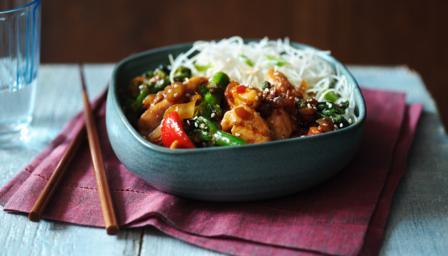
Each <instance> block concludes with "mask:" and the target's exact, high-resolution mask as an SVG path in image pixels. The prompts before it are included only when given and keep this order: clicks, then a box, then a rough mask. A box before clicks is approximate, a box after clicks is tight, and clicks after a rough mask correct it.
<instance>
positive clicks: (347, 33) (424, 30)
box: [42, 0, 448, 124]
mask: <svg viewBox="0 0 448 256" xmlns="http://www.w3.org/2000/svg"><path fill="white" fill-rule="evenodd" d="M42 8H43V15H42V23H43V24H42V61H43V62H79V61H82V62H116V61H118V60H119V59H121V58H123V57H125V56H127V55H129V54H131V53H134V52H137V51H142V50H146V49H149V48H153V47H158V46H163V45H166V44H173V43H179V42H187V41H195V40H198V39H216V38H221V37H228V36H232V35H241V36H243V37H264V36H268V37H270V38H278V37H289V38H290V39H291V40H294V41H299V42H303V43H307V44H311V45H314V46H316V47H318V48H321V49H326V50H327V49H329V50H331V51H332V53H333V55H335V56H336V57H337V58H339V59H340V60H341V61H343V62H345V63H349V64H367V65H403V64H404V65H407V66H409V67H410V68H411V69H415V70H416V71H417V72H419V73H420V74H421V75H422V76H423V79H424V81H425V83H426V85H427V87H428V89H429V90H430V91H431V93H432V95H433V97H434V98H435V99H436V101H437V103H438V107H439V110H440V111H441V112H442V114H443V116H444V121H445V124H447V123H448V101H447V100H446V98H447V96H448V83H447V82H446V80H447V78H446V77H447V76H446V73H448V33H447V32H448V1H443V0H440V1H438V0H428V1H416V0H408V1H405V0H398V1H385V0H377V1H371V0H364V1H360V0H298V1H293V0H271V1H264V0H260V1H255V0H240V1H237V0H230V1H224V0H220V1H213V0H209V1H205V0H202V1H200V0H191V1H183V0H179V1H174V0H162V1H160V0H159V1H143V0H110V1H98V0H77V1H61V0H44V1H43V3H42Z"/></svg>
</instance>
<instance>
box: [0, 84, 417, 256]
mask: <svg viewBox="0 0 448 256" xmlns="http://www.w3.org/2000/svg"><path fill="white" fill-rule="evenodd" d="M363 94H364V96H365V99H366V102H367V112H368V114H367V120H366V124H365V133H364V137H363V141H362V145H361V147H360V150H359V153H358V154H357V156H356V157H355V159H354V160H353V161H352V163H351V164H350V165H349V166H348V167H347V168H345V169H344V170H343V171H341V172H340V173H339V174H338V175H337V176H335V177H334V178H332V179H330V180H329V181H327V182H325V183H323V184H321V185H318V186H316V187H314V188H312V189H309V190H307V191H303V192H300V193H297V194H295V195H291V196H288V197H284V198H279V199H273V200H268V201H261V202H250V203H210V202H199V201H193V200H188V199H183V198H178V197H175V196H172V195H169V194H166V193H163V192H160V191H157V190H156V189H154V188H152V187H151V186H150V185H148V184H146V183H145V182H144V181H143V180H141V179H139V178H138V177H137V176H135V175H133V174H132V173H130V172H129V171H127V169H126V167H125V166H123V165H122V164H121V163H120V162H119V161H118V159H117V158H116V156H115V155H114V153H113V151H112V149H111V147H110V145H109V142H108V139H107V134H106V128H105V120H104V114H105V109H104V105H105V104H104V99H105V97H104V96H102V97H100V98H99V99H98V100H97V105H98V113H97V120H98V129H99V131H100V137H101V138H100V139H101V142H102V149H103V154H104V159H105V165H106V168H107V171H108V173H107V175H108V179H109V182H110V185H111V190H112V196H113V201H114V205H115V209H116V211H117V215H118V216H117V217H118V220H119V223H120V224H121V226H122V227H127V228H136V227H143V226H153V227H155V228H157V229H159V230H161V231H162V232H164V233H166V234H168V235H171V236H174V237H177V238H178V239H181V240H184V241H186V242H189V243H191V244H195V245H198V246H201V247H204V248H208V249H211V250H215V251H219V252H223V253H228V254H233V255H297V254H301V255H302V254H305V255H308V254H309V255H314V254H329V255H358V254H364V255H375V254H377V253H378V252H379V250H380V248H381V243H382V239H383V235H384V229H385V225H386V222H387V218H388V215H389V211H390V206H391V201H392V197H393V194H394V192H395V189H396V187H397V186H398V184H399V182H400V179H401V177H402V176H403V175H404V173H405V170H406V157H407V154H408V151H409V148H410V146H411V143H412V140H413V138H414V134H415V130H416V127H417V123H418V120H419V117H420V113H421V110H422V106H421V105H410V106H407V105H406V104H405V95H404V94H402V93H396V92H385V91H377V90H368V89H364V90H363ZM81 125H82V116H81V115H80V114H78V115H77V116H76V117H74V118H73V119H72V120H71V121H70V122H69V123H68V124H67V126H66V127H65V128H64V129H63V130H62V132H61V133H60V134H59V135H58V136H57V137H56V138H55V139H54V141H53V142H52V143H51V144H50V145H49V146H48V147H47V148H46V149H45V150H43V151H42V152H41V153H40V154H39V155H38V156H37V157H36V158H35V159H34V160H33V161H32V162H31V163H30V164H29V165H28V166H27V167H26V168H25V169H23V170H22V171H20V172H19V174H18V175H17V176H16V177H15V178H14V179H12V180H11V181H10V182H9V183H8V184H7V185H5V186H4V187H3V188H2V189H1V190H0V204H2V205H3V206H4V209H5V210H6V211H10V212H24V213H25V212H28V211H29V210H30V209H31V207H32V205H33V203H34V201H35V200H36V197H37V195H38V194H39V192H40V191H41V190H42V188H43V187H44V185H45V183H46V182H47V180H48V178H49V176H50V175H51V173H52V171H53V170H54V168H55V165H56V163H57V162H58V160H59V159H60V158H61V156H62V153H63V152H64V150H65V149H66V147H67V146H68V144H69V142H70V140H71V139H72V138H73V137H74V136H75V134H76V133H77V132H78V131H79V129H80V127H81ZM273 171H275V170H273ZM44 218H45V219H49V220H56V221H63V222H68V223H74V224H80V225H88V226H95V227H101V226H103V219H102V215H101V210H100V208H99V201H98V195H97V191H96V185H95V178H94V175H93V169H92V164H91V160H90V155H89V150H88V146H87V143H84V145H82V146H81V150H79V152H78V154H77V155H76V157H75V159H74V161H73V162H72V164H71V166H70V168H69V170H68V172H67V176H66V177H65V179H64V182H63V184H61V186H60V188H59V192H58V193H57V194H56V196H55V197H54V198H53V199H52V201H51V202H50V207H48V209H47V210H46V212H45V214H44Z"/></svg>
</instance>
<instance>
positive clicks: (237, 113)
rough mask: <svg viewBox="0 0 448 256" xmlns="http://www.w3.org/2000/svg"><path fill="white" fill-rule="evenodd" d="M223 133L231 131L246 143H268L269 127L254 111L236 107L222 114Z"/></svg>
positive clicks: (241, 106)
mask: <svg viewBox="0 0 448 256" xmlns="http://www.w3.org/2000/svg"><path fill="white" fill-rule="evenodd" d="M221 127H222V129H223V131H229V130H230V131H231V133H232V134H233V135H235V136H237V137H240V138H242V139H243V140H245V141H246V142H247V143H249V144H252V143H260V142H266V141H270V136H269V135H270V131H269V127H268V125H267V124H266V122H265V121H264V119H263V118H262V117H261V116H260V114H259V113H258V112H256V111H255V110H254V109H252V108H250V107H248V106H246V105H240V106H237V107H235V108H233V109H231V110H229V111H227V112H226V113H225V114H224V117H223V118H222V121H221Z"/></svg>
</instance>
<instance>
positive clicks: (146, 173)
mask: <svg viewBox="0 0 448 256" xmlns="http://www.w3.org/2000/svg"><path fill="white" fill-rule="evenodd" d="M291 45H292V46H293V47H297V48H300V49H307V48H311V49H315V48H312V47H310V46H307V45H304V44H299V43H293V42H291ZM191 47H192V44H180V45H173V46H167V47H163V48H158V49H153V50H149V51H145V52H141V53H137V54H135V55H132V56H129V57H127V58H125V59H124V60H122V61H121V62H119V63H118V64H117V65H116V67H115V69H114V72H113V75H112V79H111V83H110V87H109V91H108V96H107V109H106V126H107V133H108V136H109V139H110V142H111V145H112V148H113V150H114V152H115V154H116V155H117V157H118V159H119V160H120V161H121V162H122V163H123V164H124V165H125V166H126V167H127V168H128V169H129V171H131V172H133V173H135V174H136V175H138V176H139V177H141V178H142V179H143V180H145V181H146V182H148V183H149V184H151V185H152V186H154V187H155V188H157V189H159V190H161V191H164V192H168V193H171V194H174V195H178V196H182V197H187V198H193V199H199V200H206V201H247V200H260V199H268V198H273V197H279V196H283V195H288V194H292V193H296V192H298V191H300V190H304V189H307V188H309V187H311V186H314V185H316V184H319V183H321V182H323V181H325V180H327V179H328V178H330V177H332V176H334V175H335V174H336V173H337V172H339V171H340V170H341V169H342V168H344V167H345V166H346V165H347V164H348V163H349V162H350V161H351V160H352V158H353V156H354V155H355V153H356V152H357V148H358V146H359V144H360V142H361V136H362V130H363V125H364V120H365V116H366V107H365V102H364V98H363V96H362V93H361V90H360V88H359V86H358V84H357V82H356V80H355V79H354V77H353V76H352V75H351V73H350V72H349V71H348V69H347V68H346V67H345V66H344V65H343V64H341V63H340V62H339V61H338V60H336V59H335V58H333V57H332V56H330V55H327V54H320V57H321V58H323V59H325V60H326V61H327V62H329V63H330V64H331V65H332V66H333V67H334V68H338V69H339V70H340V72H341V74H342V75H343V76H345V77H346V78H347V79H348V81H349V82H351V83H353V84H354V85H355V86H354V88H355V89H354V90H355V92H354V94H355V101H356V109H355V114H356V116H357V119H356V121H355V122H354V123H353V124H351V125H350V126H348V127H345V128H342V129H338V130H335V131H331V132H327V133H322V134H318V135H314V136H307V137H297V138H290V139H285V140H277V141H271V142H266V143H261V144H250V145H242V146H234V147H210V148H197V149H176V150H171V149H168V148H165V147H161V146H158V145H156V144H153V143H151V142H149V141H147V140H146V139H145V138H144V137H143V136H141V135H140V134H139V133H138V131H137V130H136V129H135V128H134V127H133V126H132V125H131V123H130V122H129V121H128V119H127V117H126V116H125V114H124V112H123V109H122V106H121V102H120V95H119V92H120V90H119V89H120V88H121V87H123V86H127V84H128V82H129V81H130V80H131V79H132V78H133V77H135V76H137V75H140V74H141V73H143V72H145V71H146V70H148V69H151V68H155V67H157V66H158V65H160V64H167V61H168V55H169V54H172V55H173V56H176V55H178V54H179V53H181V52H185V51H187V50H188V49H190V48H191ZM318 54H319V53H318Z"/></svg>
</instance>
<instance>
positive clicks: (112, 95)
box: [106, 38, 367, 155]
mask: <svg viewBox="0 0 448 256" xmlns="http://www.w3.org/2000/svg"><path fill="white" fill-rule="evenodd" d="M218 40H219V39H218ZM258 40H261V39H259V38H244V41H245V42H250V41H258ZM215 41H216V40H215ZM192 44H193V42H187V43H179V44H171V45H167V46H163V47H158V48H153V49H150V50H146V51H142V52H138V53H135V54H131V55H129V56H127V57H125V58H124V59H122V60H121V61H119V62H118V63H117V64H116V65H115V67H114V70H113V72H112V80H111V82H110V85H109V92H108V97H107V101H109V100H113V101H114V103H115V104H116V111H117V114H118V116H119V118H120V121H121V122H123V124H124V125H125V126H126V128H127V130H128V131H129V132H130V133H131V135H132V136H133V137H134V138H135V139H136V140H137V141H139V142H140V144H141V145H143V146H144V147H145V148H149V149H151V150H154V151H157V152H159V153H164V154H170V155H185V154H198V153H205V152H215V151H227V150H248V149H253V148H263V147H271V146H276V145H286V144H290V143H298V142H305V141H313V140H317V139H323V138H328V137H331V136H334V135H337V134H344V133H347V132H350V131H352V130H355V129H358V128H360V127H361V126H362V124H363V123H364V121H365V119H366V115H367V109H366V103H365V99H364V96H363V94H362V91H361V88H360V87H359V84H358V82H357V81H356V79H355V77H354V76H353V74H352V73H351V72H350V70H349V69H348V68H347V67H346V65H344V64H343V63H341V62H340V61H339V60H337V59H336V58H335V57H333V56H332V55H330V54H322V53H321V52H318V54H319V56H320V57H321V58H323V59H325V60H326V61H328V62H329V63H330V64H332V65H333V66H339V67H340V68H341V70H342V71H343V72H345V75H346V76H347V77H348V78H349V79H350V80H351V82H353V83H354V84H355V90H356V92H355V93H356V96H355V97H356V98H358V100H357V101H359V105H358V106H357V107H358V113H359V116H358V119H357V120H356V122H355V123H353V124H352V125H350V126H347V127H344V128H342V129H338V130H335V131H331V132H327V133H321V134H317V135H313V136H305V137H295V138H288V139H282V140H274V141H268V142H264V143H258V144H245V145H238V146H228V147H203V148H194V149H176V150H172V149H169V148H166V147H162V146H159V145H157V144H154V143H151V142H150V141H148V140H146V139H145V138H144V137H143V136H142V135H140V133H138V131H137V130H136V129H135V128H134V126H133V125H132V124H131V123H130V122H129V120H128V118H127V117H126V115H125V114H124V112H123V109H122V106H121V103H120V100H119V97H118V96H117V83H116V81H117V77H118V72H119V71H120V69H121V67H122V66H124V65H125V64H126V63H128V62H131V61H135V60H137V59H142V58H145V57H147V56H148V55H151V54H154V53H157V52H160V51H169V50H176V49H181V48H186V47H191V46H192ZM290 44H291V45H292V46H294V47H298V48H301V49H311V50H318V51H322V50H320V49H318V48H316V47H313V46H310V45H307V44H302V43H297V42H294V41H290ZM167 58H168V56H167ZM106 114H107V113H106Z"/></svg>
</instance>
